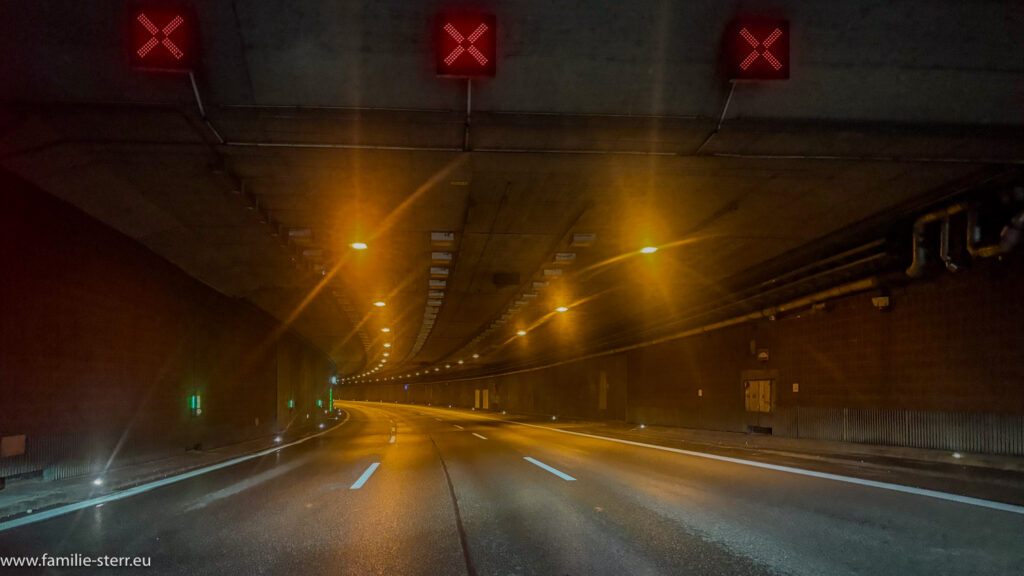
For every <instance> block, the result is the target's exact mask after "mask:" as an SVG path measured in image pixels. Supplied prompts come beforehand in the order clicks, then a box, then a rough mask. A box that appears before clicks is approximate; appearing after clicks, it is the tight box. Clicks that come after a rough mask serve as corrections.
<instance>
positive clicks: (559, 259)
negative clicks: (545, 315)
mask: <svg viewBox="0 0 1024 576" xmlns="http://www.w3.org/2000/svg"><path fill="white" fill-rule="evenodd" d="M441 234H443V233H441ZM432 239H433V235H432ZM595 239H596V235H595V234H592V233H575V234H573V240H572V242H571V243H570V245H571V246H573V247H588V246H590V245H591V244H592V243H593V241H594V240H595ZM451 240H452V241H453V242H454V234H452V236H451ZM362 246H363V248H364V249H365V247H366V245H365V244H363V245H362ZM353 247H355V245H353ZM657 251H658V247H657V246H644V247H643V248H641V249H640V250H639V251H638V252H639V253H641V254H654V253H655V252H657ZM575 260H576V254H575V253H574V252H557V253H555V256H554V258H553V262H554V263H555V264H556V265H557V264H562V265H567V264H571V263H573V262H575ZM449 261H450V260H449ZM541 276H542V277H543V278H560V277H562V268H543V269H542V272H541ZM532 286H533V288H534V289H539V288H543V287H546V286H548V280H535V281H533V283H532ZM528 294H532V296H528ZM536 297H537V293H536V292H533V293H524V294H523V295H522V299H515V300H514V301H513V302H512V304H511V305H510V306H509V308H508V309H507V311H506V313H505V314H503V315H502V316H501V317H499V319H498V320H496V321H495V322H492V323H491V326H490V327H488V329H486V330H484V331H483V332H482V333H481V334H480V335H478V336H477V337H476V338H474V339H473V341H472V342H471V343H470V345H473V344H477V343H479V341H480V340H482V339H483V338H484V337H486V336H487V335H489V334H490V333H491V331H492V330H493V329H495V328H496V327H499V326H501V325H502V324H504V323H505V320H507V319H509V318H511V316H512V315H514V314H515V313H517V312H518V311H519V310H520V309H521V307H522V306H524V305H525V304H526V303H527V300H530V299H533V298H536ZM428 302H429V298H428ZM374 305H375V306H380V307H383V306H385V303H384V302H375V303H374ZM428 308H429V304H428ZM554 311H555V312H557V313H560V314H561V313H564V312H568V311H569V307H568V306H564V305H563V306H558V307H557V308H555V309H554ZM431 324H432V323H431ZM382 331H384V332H388V331H389V329H388V328H383V329H382ZM428 333H429V331H428ZM527 334H528V332H527V331H526V330H517V331H516V335H517V336H526V335H527ZM384 346H385V347H390V346H391V344H390V343H386V344H384ZM421 347H422V345H421ZM417 352H418V350H417ZM384 356H388V354H387V353H385V354H384ZM472 358H473V359H479V358H480V353H478V352H475V353H473V355H472ZM386 362H387V360H386V359H384V360H382V361H381V363H380V364H378V366H376V367H375V368H373V369H371V370H370V371H368V372H364V373H362V374H359V375H356V376H354V377H353V378H352V380H353V381H355V382H356V383H368V382H387V381H393V380H400V379H404V378H414V377H418V376H421V375H422V376H427V375H430V374H431V371H433V372H434V373H439V372H440V371H441V369H442V367H441V366H434V367H432V370H431V368H427V369H424V370H422V371H418V372H413V373H408V374H401V375H397V376H385V377H377V378H372V376H373V375H374V374H376V372H377V371H378V370H379V369H380V368H381V367H382V366H383V364H384V363H386ZM464 364H465V360H459V361H458V362H456V365H457V366H461V365H464ZM443 368H444V369H445V370H448V369H451V368H452V364H451V363H446V364H444V366H443Z"/></svg>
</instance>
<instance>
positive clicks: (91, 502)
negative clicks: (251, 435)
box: [0, 412, 349, 532]
mask: <svg viewBox="0 0 1024 576" xmlns="http://www.w3.org/2000/svg"><path fill="white" fill-rule="evenodd" d="M348 419H349V413H348V412H345V419H344V420H342V421H341V422H339V423H338V424H336V425H334V426H332V427H330V428H328V429H327V430H324V431H323V432H318V433H316V434H313V435H312V436H306V437H305V438H300V439H299V440H296V441H295V442H291V443H288V444H282V445H280V446H274V447H273V448H267V449H266V450H261V451H259V452H256V453H255V454H248V455H246V456H239V457H238V458H232V459H231V460H226V461H224V462H221V463H219V464H212V465H210V466H207V467H205V468H199V469H197V470H192V471H190V472H185V473H184V474H179V475H177V476H169V477H167V478H161V479H160V480H157V481H155V482H150V483H148V484H140V485H138V486H133V487H131V488H128V489H127V490H122V491H121V492H114V493H113V494H107V495H105V496H97V497H96V498H90V499H88V500H82V501H81V502H75V503H74V504H65V505H64V506H58V507H56V508H51V509H49V510H43V511H42V512H39V513H37V514H31V515H29V516H22V517H21V518H15V519H14V520H8V521H6V522H0V532H3V531H4V530H10V529H11V528H18V527H19V526H26V525H28V524H34V523H36V522H41V521H43V520H49V519H50V518H56V517H57V516H63V515H64V514H68V513H71V512H75V511H76V510H82V509H84V508H89V507H91V506H95V505H97V504H106V503H107V502H114V501H116V500H121V499H123V498H128V497H131V496H136V495H138V494H142V493H145V492H149V491H150V490H153V489H155V488H160V487H162V486H167V485H168V484H174V483H175V482H181V481H182V480H188V479H189V478H195V477H196V476H201V475H203V474H206V473H208V472H213V471H214V470H220V469H221V468H227V467H228V466H234V465H235V464H240V463H242V462H245V461H247V460H252V459H253V458H260V457H262V456H266V455H267V454H271V453H273V452H277V451H278V450H281V449H282V448H289V447H291V446H298V445H299V444H302V443H303V442H306V441H308V440H312V439H313V438H316V437H318V436H323V435H324V434H327V433H328V432H330V431H332V430H334V429H335V428H337V427H338V426H341V425H342V424H344V423H346V422H348Z"/></svg>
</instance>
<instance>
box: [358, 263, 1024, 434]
mask: <svg viewBox="0 0 1024 576" xmlns="http://www.w3.org/2000/svg"><path fill="white" fill-rule="evenodd" d="M1022 286H1024V263H1022V261H1021V259H1020V255H1019V254H1018V255H1015V256H1013V257H1012V258H1009V259H1007V260H1005V261H1002V262H1000V261H996V260H988V261H981V262H976V263H975V266H974V267H973V268H972V269H970V270H967V271H962V272H960V273H958V274H948V273H944V274H941V275H937V276H935V277H934V278H932V279H931V280H928V281H924V282H917V283H913V284H909V285H906V286H903V287H900V288H893V289H890V291H889V296H890V303H891V306H890V307H889V308H888V309H885V310H880V309H878V308H876V307H875V306H874V304H873V303H872V297H873V296H878V295H879V292H877V291H876V292H869V293H861V294H856V295H852V296H848V297H844V298H840V299H836V300H833V301H830V302H828V303H827V304H826V306H825V307H824V309H820V310H814V309H806V310H803V311H800V312H796V313H793V314H789V315H786V316H782V317H780V318H778V319H777V320H774V321H772V320H767V319H766V320H762V321H759V322H749V323H746V324H741V325H737V326H733V327H730V328H725V329H721V330H716V331H712V332H707V333H705V334H702V335H698V336H693V337H689V338H683V339H678V340H673V341H670V342H666V343H662V344H658V345H653V346H648V347H644V348H639V349H635V350H632V351H629V352H624V353H621V354H615V355H611V356H606V357H601V358H595V359H591V360H586V361H582V362H574V363H570V364H566V365H563V366H558V367H552V368H547V369H542V370H536V371H533V372H525V373H521V374H513V375H508V376H501V377H492V378H484V379H480V380H474V381H468V382H457V381H452V382H444V383H437V384H430V385H428V384H410V385H409V387H410V389H409V390H408V391H405V390H403V389H402V387H392V386H377V387H373V386H366V387H343V388H348V389H347V390H346V391H345V392H344V394H345V395H346V397H351V398H353V399H368V400H384V401H412V402H433V403H435V404H448V403H450V404H453V405H456V406H473V405H474V392H473V391H474V390H475V389H481V388H485V387H486V388H489V389H490V390H491V392H490V394H491V396H492V398H493V397H494V396H497V397H498V398H499V400H500V402H499V403H497V404H494V405H492V406H491V408H492V409H508V410H511V411H514V412H524V413H534V414H545V415H561V416H567V417H579V418H589V419H613V420H614V419H624V420H627V421H629V422H636V423H646V424H649V425H669V426H680V427H687V428H701V429H710V430H722V431H734V432H748V431H751V430H763V431H768V430H770V431H771V433H773V434H775V435H780V436H790V437H803V438H819V439H830V440H845V441H853V442H870V443H879V444H889V445H901V446H916V447H923V448H937V449H949V450H962V451H972V452H988V453H1001V454H1024V393H1022V392H1024V353H1022V351H1024V297H1022V296H1021V295H1022V293H1024V292H1022V289H1021V287H1022ZM759 353H760V354H762V355H763V354H765V353H766V354H767V359H759ZM602 373H604V374H605V378H606V380H607V381H608V382H610V383H611V384H612V385H611V388H610V391H613V393H610V394H609V395H608V402H609V408H608V409H607V410H603V411H602V410H598V409H597V397H596V395H595V394H594V390H595V388H594V383H595V382H597V381H599V380H600V378H601V376H600V375H601V374H602ZM760 380H770V381H771V382H772V384H771V390H770V395H771V402H772V407H771V411H770V412H767V413H759V412H756V411H754V412H752V411H748V410H746V405H745V388H744V383H745V382H756V381H760ZM794 385H795V388H794Z"/></svg>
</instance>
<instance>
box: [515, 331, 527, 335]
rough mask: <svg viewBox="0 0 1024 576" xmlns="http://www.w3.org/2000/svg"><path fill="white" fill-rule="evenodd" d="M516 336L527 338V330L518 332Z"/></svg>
mask: <svg viewBox="0 0 1024 576" xmlns="http://www.w3.org/2000/svg"><path fill="white" fill-rule="evenodd" d="M516 334H519V335H520V336H526V330H520V331H519V332H516Z"/></svg>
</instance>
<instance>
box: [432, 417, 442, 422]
mask: <svg viewBox="0 0 1024 576" xmlns="http://www.w3.org/2000/svg"><path fill="white" fill-rule="evenodd" d="M434 420H437V421H438V422H444V420H441V419H440V418H434Z"/></svg>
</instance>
